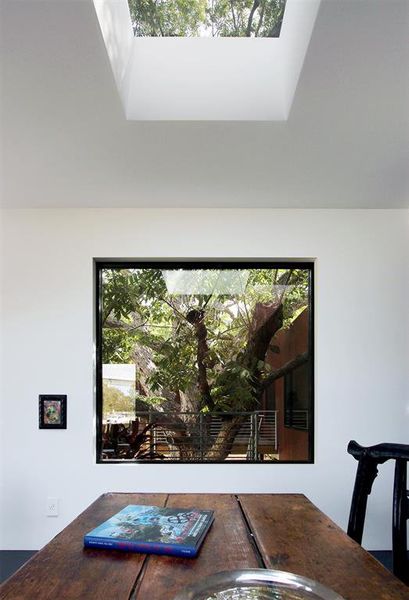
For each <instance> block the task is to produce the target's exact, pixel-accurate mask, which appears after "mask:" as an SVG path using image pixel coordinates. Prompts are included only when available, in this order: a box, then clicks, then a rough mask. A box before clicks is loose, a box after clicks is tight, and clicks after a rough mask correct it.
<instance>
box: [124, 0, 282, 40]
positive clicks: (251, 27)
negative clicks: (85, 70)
mask: <svg viewBox="0 0 409 600" xmlns="http://www.w3.org/2000/svg"><path fill="white" fill-rule="evenodd" d="M285 2H286V0H129V9H130V13H131V20H132V24H133V28H134V31H135V35H137V36H155V37H156V36H167V37H173V36H181V37H194V36H199V35H203V36H210V37H278V36H279V35H280V29H281V24H282V20H283V16H284V9H285Z"/></svg>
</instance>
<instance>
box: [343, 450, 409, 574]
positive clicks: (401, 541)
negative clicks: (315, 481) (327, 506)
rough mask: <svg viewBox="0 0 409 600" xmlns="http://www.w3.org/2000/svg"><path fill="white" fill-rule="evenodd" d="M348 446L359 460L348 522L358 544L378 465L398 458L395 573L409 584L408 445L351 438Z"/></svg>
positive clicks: (395, 496)
mask: <svg viewBox="0 0 409 600" xmlns="http://www.w3.org/2000/svg"><path fill="white" fill-rule="evenodd" d="M347 450H348V452H349V454H352V456H353V457H354V458H356V460H357V461H358V468H357V472H356V478H355V486H354V491H353V494H352V503H351V512H350V514H349V522H348V535H349V536H350V537H351V538H352V539H354V540H355V541H356V542H358V544H361V542H362V534H363V530H364V522H365V513H366V505H367V501H368V496H369V494H370V493H371V490H372V484H373V482H374V479H375V477H376V476H377V474H378V465H379V464H383V463H384V462H386V461H387V460H394V461H395V480H394V487H393V509H392V549H393V572H394V574H395V575H396V577H399V579H401V580H402V581H403V582H404V583H406V584H407V585H409V560H408V552H407V533H406V526H407V523H406V522H407V520H408V519H409V493H408V490H407V463H408V461H409V445H406V444H377V445H376V446H368V447H364V446H360V445H359V444H358V443H357V442H355V441H354V440H352V441H350V442H349V444H348V449H347Z"/></svg>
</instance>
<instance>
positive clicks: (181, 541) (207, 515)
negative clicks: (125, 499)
mask: <svg viewBox="0 0 409 600" xmlns="http://www.w3.org/2000/svg"><path fill="white" fill-rule="evenodd" d="M213 519H214V515H213V511H212V510H199V509H197V508H166V507H165V508H162V507H159V506H141V505H133V504H130V505H129V506H126V507H125V508H123V509H122V510H121V511H119V512H118V513H117V514H115V515H113V516H112V517H111V518H110V519H108V520H107V521H105V522H104V523H101V525H98V527H96V528H95V529H93V530H92V531H90V532H89V533H87V534H86V535H85V536H84V546H85V547H87V548H102V549H105V550H106V549H112V550H124V551H127V552H143V553H146V554H169V555H173V556H185V557H195V556H196V555H197V553H198V551H199V548H200V546H201V544H202V542H203V540H204V538H205V535H206V533H207V532H208V530H209V528H210V526H211V524H212V522H213Z"/></svg>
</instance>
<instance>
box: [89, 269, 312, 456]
mask: <svg viewBox="0 0 409 600" xmlns="http://www.w3.org/2000/svg"><path fill="white" fill-rule="evenodd" d="M93 266H94V313H95V314H94V342H95V344H94V347H95V357H94V360H95V386H94V387H95V419H96V464H104V465H109V464H138V465H140V464H149V465H152V464H159V465H163V464H194V465H198V464H204V465H206V464H226V465H228V464H230V465H233V464H247V465H250V464H258V465H260V464H263V465H281V464H313V463H314V462H315V416H314V414H315V383H314V364H315V357H314V352H315V326H314V325H315V318H314V315H315V261H314V259H291V260H285V259H277V260H275V259H253V260H251V259H249V260H246V259H215V260H209V259H191V260H189V259H186V258H180V259H178V258H172V259H169V260H166V259H157V260H155V259H144V258H140V259H139V258H138V259H107V258H94V259H93ZM131 268H146V269H149V268H152V269H166V268H168V269H171V268H184V269H189V268H191V269H192V270H193V269H246V268H253V269H265V268H271V269H291V268H293V269H296V268H298V269H306V270H308V271H309V277H310V279H309V290H310V303H309V307H308V336H309V337H308V353H309V357H310V358H309V360H308V363H307V364H308V365H309V369H310V376H309V388H310V389H309V398H311V407H310V411H309V419H310V421H309V425H310V426H309V428H308V458H307V459H306V460H279V461H274V460H271V461H265V462H263V461H254V460H234V461H226V460H224V461H218V460H215V461H200V460H198V461H195V460H189V461H183V460H166V461H159V460H147V459H144V460H140V461H138V460H126V459H102V458H101V454H102V415H103V398H102V318H101V317H102V302H101V298H102V293H101V292H102V272H103V270H104V269H131ZM283 419H285V415H283Z"/></svg>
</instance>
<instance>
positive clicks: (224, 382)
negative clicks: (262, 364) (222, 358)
mask: <svg viewBox="0 0 409 600" xmlns="http://www.w3.org/2000/svg"><path fill="white" fill-rule="evenodd" d="M254 391H255V390H254V388H253V387H252V385H251V374H250V371H249V370H248V369H245V368H243V366H242V365H240V363H237V362H231V363H228V364H227V365H225V367H224V369H223V370H222V371H220V372H219V373H218V374H217V376H216V378H215V381H214V385H213V387H212V398H213V400H214V403H215V409H216V410H218V411H226V412H228V411H237V412H241V411H247V410H252V409H254Z"/></svg>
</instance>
